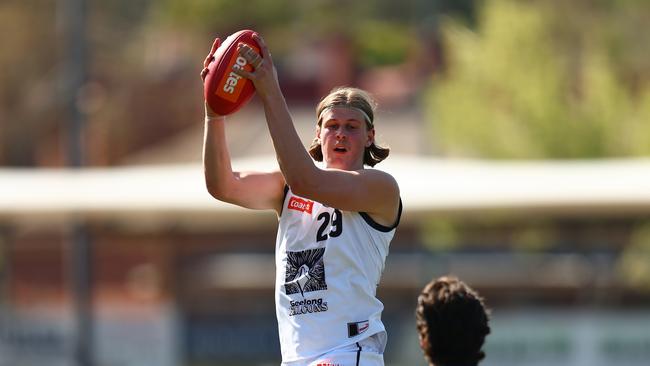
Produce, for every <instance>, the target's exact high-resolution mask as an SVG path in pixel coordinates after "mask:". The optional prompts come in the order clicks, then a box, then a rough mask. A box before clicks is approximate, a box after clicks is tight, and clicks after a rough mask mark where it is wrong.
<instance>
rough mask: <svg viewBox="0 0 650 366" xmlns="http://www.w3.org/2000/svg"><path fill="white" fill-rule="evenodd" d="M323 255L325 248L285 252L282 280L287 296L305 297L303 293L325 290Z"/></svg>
mask: <svg viewBox="0 0 650 366" xmlns="http://www.w3.org/2000/svg"><path fill="white" fill-rule="evenodd" d="M324 254H325V248H316V249H309V250H303V251H300V252H287V268H286V274H285V279H284V290H285V292H286V293H287V295H291V294H296V293H300V294H301V295H302V296H303V297H305V292H311V291H319V290H327V283H326V282H325V264H324V262H323V255H324Z"/></svg>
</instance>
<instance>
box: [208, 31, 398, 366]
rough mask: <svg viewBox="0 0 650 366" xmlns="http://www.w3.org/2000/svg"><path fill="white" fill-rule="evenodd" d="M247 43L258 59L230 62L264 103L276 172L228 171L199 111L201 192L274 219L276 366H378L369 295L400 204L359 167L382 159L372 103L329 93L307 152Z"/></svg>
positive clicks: (385, 181) (391, 186) (244, 50)
mask: <svg viewBox="0 0 650 366" xmlns="http://www.w3.org/2000/svg"><path fill="white" fill-rule="evenodd" d="M256 41H257V42H258V43H259V45H260V46H261V47H260V48H261V53H262V57H260V55H259V54H257V53H255V51H254V50H252V49H251V48H250V47H248V46H246V45H240V48H239V54H240V55H241V56H243V57H244V58H245V59H246V60H247V62H248V63H250V64H251V65H253V67H254V70H253V71H252V72H246V71H244V70H239V71H238V73H239V74H240V75H241V76H243V77H246V78H248V79H250V80H251V81H252V82H253V84H254V85H255V89H256V92H257V95H258V96H259V98H260V99H261V100H262V102H263V104H264V111H265V114H266V121H267V125H268V129H269V132H270V135H271V139H272V140H273V146H274V148H275V152H276V156H277V159H278V163H279V166H280V171H278V172H272V173H260V172H247V173H243V172H234V171H233V170H232V168H231V163H230V155H229V153H228V149H227V146H226V141H225V132H224V128H225V126H224V125H225V118H224V117H223V116H218V115H216V114H215V113H214V112H212V111H211V110H209V108H207V107H206V118H205V141H204V150H203V163H204V170H205V181H206V185H207V188H208V191H209V192H210V194H212V196H214V197H215V198H216V199H218V200H221V201H225V202H229V203H232V204H236V205H239V206H242V207H247V208H252V209H273V210H275V211H276V213H277V215H278V219H279V227H278V235H277V240H276V249H275V251H276V286H275V303H276V315H277V319H278V328H279V333H280V345H281V351H282V364H283V365H287V366H294V365H295V366H298V365H310V366H316V365H328V366H329V365H337V366H353V365H368V366H374V365H377V366H378V365H383V364H384V363H383V351H384V347H385V344H386V331H385V328H384V325H383V324H382V321H381V312H382V310H383V305H382V303H381V302H380V301H379V300H378V299H377V298H376V296H375V293H376V287H377V285H378V284H379V280H380V277H381V274H382V271H383V268H384V262H385V258H386V255H387V254H388V246H389V243H390V240H391V239H392V237H393V234H394V233H395V228H396V227H397V225H398V223H399V219H400V215H401V208H402V206H401V200H400V196H399V187H398V185H397V182H396V181H395V179H394V178H393V177H392V176H391V175H390V174H388V173H385V172H382V171H379V170H376V169H366V168H365V167H364V165H370V166H374V165H375V164H377V163H378V162H380V161H382V160H383V159H384V158H386V157H387V156H388V149H386V148H382V147H379V146H377V145H376V144H375V126H374V108H375V103H374V101H373V100H372V99H371V98H370V96H369V95H368V94H367V93H366V92H364V91H362V90H359V89H355V88H340V89H335V90H334V91H332V93H331V94H329V95H328V96H326V97H325V98H323V100H322V101H321V102H320V103H319V105H318V107H317V118H318V120H317V130H316V138H315V139H314V143H313V144H312V146H311V148H310V151H309V154H308V152H307V151H306V149H305V148H304V146H303V145H302V143H301V141H300V139H299V137H298V134H297V133H296V130H295V128H294V126H293V121H292V120H291V116H290V115H289V111H288V108H287V105H286V102H285V99H284V96H283V95H282V92H281V91H280V87H279V84H278V80H277V74H276V70H275V67H274V66H273V60H272V58H271V54H270V53H269V51H268V48H267V47H266V45H265V43H264V41H263V40H262V39H261V38H260V37H256ZM218 45H219V41H218V40H217V41H215V44H214V45H213V48H212V51H211V53H210V55H208V57H207V58H206V61H205V63H204V67H207V65H208V64H209V63H210V62H211V60H212V55H213V54H214V52H215V50H216V48H217V47H218ZM206 74H207V69H205V68H204V70H203V71H202V73H201V75H202V77H205V75H206ZM310 154H311V155H312V157H313V158H314V159H315V160H317V161H322V166H319V165H317V164H316V163H315V162H314V160H312V158H311V157H310Z"/></svg>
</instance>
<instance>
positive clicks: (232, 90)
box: [215, 44, 260, 103]
mask: <svg viewBox="0 0 650 366" xmlns="http://www.w3.org/2000/svg"><path fill="white" fill-rule="evenodd" d="M249 46H251V48H253V49H254V50H255V51H256V52H259V51H260V50H259V48H258V47H256V46H254V45H252V44H249ZM236 69H244V70H246V71H252V70H253V68H252V67H251V66H249V65H248V63H247V62H246V59H245V58H243V57H242V56H239V54H238V53H237V52H234V53H233V55H232V57H231V58H230V61H229V62H228V70H230V72H226V73H225V74H224V75H223V77H222V78H221V81H219V85H222V87H221V88H217V90H216V91H215V94H217V95H218V96H219V97H221V98H223V99H225V100H228V101H230V102H233V103H235V102H236V101H237V98H239V95H240V94H241V92H242V91H243V90H244V84H245V83H244V82H240V81H241V79H242V77H241V76H239V75H237V74H236V73H235V72H234V71H233V70H236Z"/></svg>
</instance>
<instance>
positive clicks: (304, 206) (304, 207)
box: [287, 196, 314, 214]
mask: <svg viewBox="0 0 650 366" xmlns="http://www.w3.org/2000/svg"><path fill="white" fill-rule="evenodd" d="M312 207H314V201H310V200H304V199H302V198H298V197H294V196H292V197H291V199H290V200H289V204H288V205H287V208H289V209H292V210H296V211H302V212H306V213H308V214H311V209H312Z"/></svg>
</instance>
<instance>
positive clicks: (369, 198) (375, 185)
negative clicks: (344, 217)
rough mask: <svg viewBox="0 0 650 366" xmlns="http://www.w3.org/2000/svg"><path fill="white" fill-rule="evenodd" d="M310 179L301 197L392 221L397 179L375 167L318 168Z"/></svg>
mask: <svg viewBox="0 0 650 366" xmlns="http://www.w3.org/2000/svg"><path fill="white" fill-rule="evenodd" d="M314 182H315V183H314V184H313V185H311V187H310V188H308V189H307V192H304V193H303V194H304V195H305V197H306V198H311V199H313V200H315V201H318V202H321V203H324V204H326V205H328V206H331V207H336V208H338V209H341V210H345V211H355V212H367V213H370V214H374V215H376V216H378V217H380V218H385V220H382V221H387V222H391V223H392V219H393V218H394V216H395V213H396V212H397V210H398V207H399V187H398V185H397V182H396V181H395V179H394V178H393V177H392V176H391V175H390V174H388V173H385V172H382V171H379V170H375V169H364V170H359V171H343V170H321V171H320V172H319V173H318V177H317V178H316V179H315V180H314ZM374 215H373V216H374Z"/></svg>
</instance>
